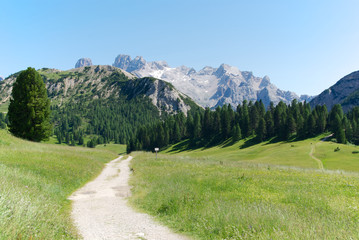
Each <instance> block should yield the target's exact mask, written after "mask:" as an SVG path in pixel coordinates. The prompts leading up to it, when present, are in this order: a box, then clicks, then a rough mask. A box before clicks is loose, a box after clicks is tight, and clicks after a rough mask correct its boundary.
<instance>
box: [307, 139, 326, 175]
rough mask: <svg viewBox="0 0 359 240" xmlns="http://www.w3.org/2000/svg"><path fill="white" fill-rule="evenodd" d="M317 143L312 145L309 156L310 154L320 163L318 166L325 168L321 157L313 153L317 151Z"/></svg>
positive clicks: (321, 168)
mask: <svg viewBox="0 0 359 240" xmlns="http://www.w3.org/2000/svg"><path fill="white" fill-rule="evenodd" d="M317 144H318V143H317ZM317 144H313V145H312V149H311V150H310V152H309V156H310V157H311V158H312V159H314V160H315V161H316V162H317V163H318V167H319V169H320V170H324V166H323V162H322V161H321V160H320V159H319V158H317V157H315V156H314V155H313V154H314V153H315V146H316V145H317Z"/></svg>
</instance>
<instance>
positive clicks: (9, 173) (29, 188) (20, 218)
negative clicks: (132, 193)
mask: <svg viewBox="0 0 359 240" xmlns="http://www.w3.org/2000/svg"><path fill="white" fill-rule="evenodd" d="M121 149H122V150H121ZM123 149H124V147H123V146H119V145H117V146H112V145H110V146H106V147H104V146H98V148H96V149H89V148H85V147H68V146H61V145H55V144H46V143H34V142H29V141H25V140H21V139H18V138H15V137H13V136H11V135H10V134H9V133H7V131H5V130H0V239H77V238H78V235H77V233H76V230H75V229H74V227H73V224H72V222H71V217H70V213H71V202H70V201H69V200H67V198H68V196H69V195H71V193H72V192H74V191H75V190H76V189H78V188H80V187H81V186H83V185H84V184H85V183H86V182H88V181H89V180H91V179H93V178H95V177H96V176H97V175H98V174H99V173H100V172H101V170H102V168H103V166H104V163H106V162H108V161H110V160H112V159H114V158H116V157H117V156H118V153H120V152H121V151H123Z"/></svg>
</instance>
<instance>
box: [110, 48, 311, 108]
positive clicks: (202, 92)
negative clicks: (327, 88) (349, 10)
mask: <svg viewBox="0 0 359 240" xmlns="http://www.w3.org/2000/svg"><path fill="white" fill-rule="evenodd" d="M113 66H115V67H118V68H121V69H123V70H126V71H128V72H131V73H132V74H134V75H136V76H138V77H147V76H151V77H155V78H158V79H163V80H165V81H167V82H170V83H172V84H173V85H174V86H175V87H176V88H177V89H178V90H180V91H181V92H183V93H185V94H187V95H188V96H190V97H191V98H192V99H194V100H195V101H196V102H197V103H199V104H200V105H202V106H204V107H216V106H222V105H223V104H228V103H229V104H231V105H233V106H236V105H238V104H239V103H241V102H242V101H243V100H245V99H246V100H252V101H256V100H260V99H261V100H262V101H263V102H264V104H265V105H266V106H268V105H269V104H270V102H271V101H272V102H274V103H275V104H276V103H278V102H279V101H284V102H285V103H290V102H291V101H292V100H293V99H298V100H299V101H304V100H307V101H308V99H310V97H309V96H301V97H299V96H297V95H296V94H295V93H293V92H289V91H283V90H280V89H278V88H277V87H276V86H275V85H274V84H272V83H271V82H270V79H269V77H268V76H265V77H263V78H261V77H256V76H254V75H253V74H252V72H247V71H243V72H242V71H240V70H239V69H238V68H236V67H233V66H229V65H226V64H222V65H221V66H219V67H218V68H213V67H208V66H207V67H204V68H203V69H201V70H200V71H198V72H197V71H196V70H195V69H193V68H189V67H186V66H180V67H176V68H171V67H170V66H168V64H167V63H166V62H164V61H155V62H146V60H144V59H143V58H142V57H136V58H135V59H133V60H132V59H131V57H130V56H128V55H118V56H117V58H116V59H115V62H114V63H113Z"/></svg>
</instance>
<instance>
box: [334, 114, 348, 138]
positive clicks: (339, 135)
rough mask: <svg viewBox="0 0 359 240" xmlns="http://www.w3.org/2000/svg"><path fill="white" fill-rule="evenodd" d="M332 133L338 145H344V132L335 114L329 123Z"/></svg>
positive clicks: (337, 115) (338, 117)
mask: <svg viewBox="0 0 359 240" xmlns="http://www.w3.org/2000/svg"><path fill="white" fill-rule="evenodd" d="M331 125H332V128H333V133H334V136H335V138H336V139H337V142H338V143H346V138H345V132H344V129H343V126H342V120H341V119H340V115H339V114H338V113H336V114H335V117H334V120H332V122H331Z"/></svg>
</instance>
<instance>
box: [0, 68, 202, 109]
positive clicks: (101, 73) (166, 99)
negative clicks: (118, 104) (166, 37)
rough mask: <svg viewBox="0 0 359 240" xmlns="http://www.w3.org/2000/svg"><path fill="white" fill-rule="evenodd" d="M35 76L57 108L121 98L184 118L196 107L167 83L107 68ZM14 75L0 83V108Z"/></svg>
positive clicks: (49, 71)
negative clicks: (142, 101) (141, 101)
mask: <svg viewBox="0 0 359 240" xmlns="http://www.w3.org/2000/svg"><path fill="white" fill-rule="evenodd" d="M39 73H40V74H41V76H42V77H43V79H44V81H45V83H46V87H47V90H48V95H49V97H50V98H51V100H52V102H53V103H57V105H63V104H64V103H67V102H74V103H80V104H84V102H88V101H91V100H93V99H109V98H112V99H117V98H119V97H120V96H125V97H126V98H127V99H132V98H136V97H141V98H145V99H148V100H150V101H151V102H152V104H153V105H154V106H155V107H156V108H157V109H158V111H159V112H160V113H161V112H166V113H175V112H184V113H185V114H186V113H187V111H188V110H190V109H191V106H192V107H193V106H195V107H197V104H195V103H194V102H193V101H192V100H191V99H190V98H189V97H187V96H186V95H184V94H182V93H180V92H179V91H177V90H176V89H175V88H174V87H173V86H172V84H170V83H167V82H165V81H163V80H159V79H155V78H152V77H145V78H138V77H136V76H134V75H133V74H130V73H128V72H126V71H124V70H121V69H119V68H116V67H112V66H108V65H103V66H102V65H96V66H85V67H80V68H75V69H71V70H68V71H61V70H57V69H48V68H43V69H40V70H39ZM18 74H19V73H16V74H13V75H11V76H9V77H8V78H6V79H5V80H4V81H2V82H1V83H0V104H1V103H5V102H8V101H9V98H10V95H11V91H12V84H13V83H14V81H15V80H16V77H17V76H18Z"/></svg>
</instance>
